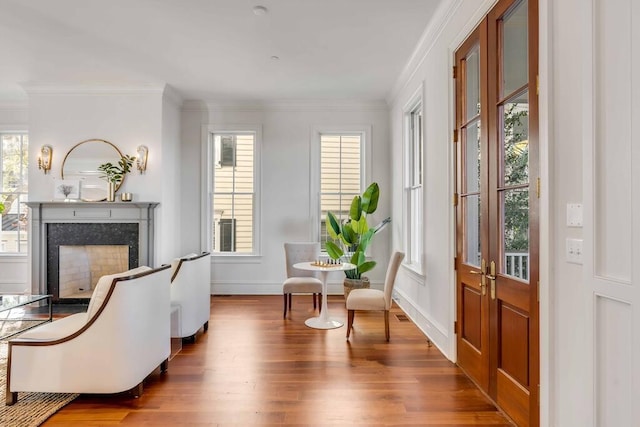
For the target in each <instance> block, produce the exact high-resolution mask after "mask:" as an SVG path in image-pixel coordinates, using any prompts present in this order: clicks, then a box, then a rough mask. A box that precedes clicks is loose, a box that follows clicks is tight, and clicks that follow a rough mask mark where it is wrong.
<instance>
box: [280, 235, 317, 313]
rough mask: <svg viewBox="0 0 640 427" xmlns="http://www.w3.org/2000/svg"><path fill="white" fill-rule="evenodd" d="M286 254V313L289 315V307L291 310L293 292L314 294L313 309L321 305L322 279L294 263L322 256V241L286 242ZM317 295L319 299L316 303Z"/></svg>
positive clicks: (284, 287)
mask: <svg viewBox="0 0 640 427" xmlns="http://www.w3.org/2000/svg"><path fill="white" fill-rule="evenodd" d="M284 254H285V260H286V264H287V279H286V280H285V281H284V283H283V285H282V293H283V296H284V315H283V317H285V318H286V317H287V307H288V309H289V312H291V295H292V294H312V298H313V309H314V310H315V309H316V306H320V302H321V301H322V300H321V298H322V281H320V279H318V278H317V277H316V275H315V272H313V271H305V270H299V269H297V268H295V267H294V266H293V265H294V264H296V263H299V262H305V261H315V260H317V259H318V258H319V257H320V243H318V242H309V243H285V244H284ZM316 295H317V296H318V300H317V303H316Z"/></svg>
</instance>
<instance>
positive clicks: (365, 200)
mask: <svg viewBox="0 0 640 427" xmlns="http://www.w3.org/2000/svg"><path fill="white" fill-rule="evenodd" d="M379 198H380V188H379V187H378V183H377V182H373V183H371V185H369V187H367V189H366V190H364V193H362V210H363V211H364V212H366V213H368V214H370V213H374V212H375V211H376V209H378V199H379Z"/></svg>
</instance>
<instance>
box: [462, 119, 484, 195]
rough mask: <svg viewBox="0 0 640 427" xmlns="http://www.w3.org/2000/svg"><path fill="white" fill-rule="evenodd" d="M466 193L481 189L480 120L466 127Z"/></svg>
mask: <svg viewBox="0 0 640 427" xmlns="http://www.w3.org/2000/svg"><path fill="white" fill-rule="evenodd" d="M464 131H465V135H464V142H465V146H464V149H465V153H464V157H465V159H464V162H465V188H464V190H463V191H464V192H465V193H476V192H478V191H480V121H479V120H478V121H476V122H474V123H472V124H470V125H469V126H467V127H466V128H465V129H464Z"/></svg>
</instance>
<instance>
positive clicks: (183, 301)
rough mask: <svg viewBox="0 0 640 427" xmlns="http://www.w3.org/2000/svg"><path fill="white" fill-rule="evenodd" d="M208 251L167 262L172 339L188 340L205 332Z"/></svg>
mask: <svg viewBox="0 0 640 427" xmlns="http://www.w3.org/2000/svg"><path fill="white" fill-rule="evenodd" d="M209 255H210V253H209V252H203V253H201V254H200V255H196V254H189V255H187V256H184V257H182V258H177V259H176V260H174V261H173V262H172V263H171V305H172V307H177V309H178V313H179V314H178V319H177V322H173V323H172V325H171V337H172V338H191V339H192V340H193V341H195V336H196V333H197V332H198V331H199V330H200V328H203V329H204V331H205V332H206V331H207V330H208V329H209V317H210V316H211V258H210V257H209Z"/></svg>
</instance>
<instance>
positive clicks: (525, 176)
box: [501, 92, 529, 187]
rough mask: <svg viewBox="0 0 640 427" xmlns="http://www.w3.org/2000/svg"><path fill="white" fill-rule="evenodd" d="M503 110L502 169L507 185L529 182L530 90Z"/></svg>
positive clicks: (508, 103)
mask: <svg viewBox="0 0 640 427" xmlns="http://www.w3.org/2000/svg"><path fill="white" fill-rule="evenodd" d="M501 110H502V153H501V155H502V166H503V168H502V170H503V184H504V186H505V187H507V186H512V185H521V184H528V183H529V98H528V92H525V93H523V94H522V95H520V96H518V97H516V98H514V99H512V100H511V101H510V102H507V103H506V104H504V106H503V107H502V108H501Z"/></svg>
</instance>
